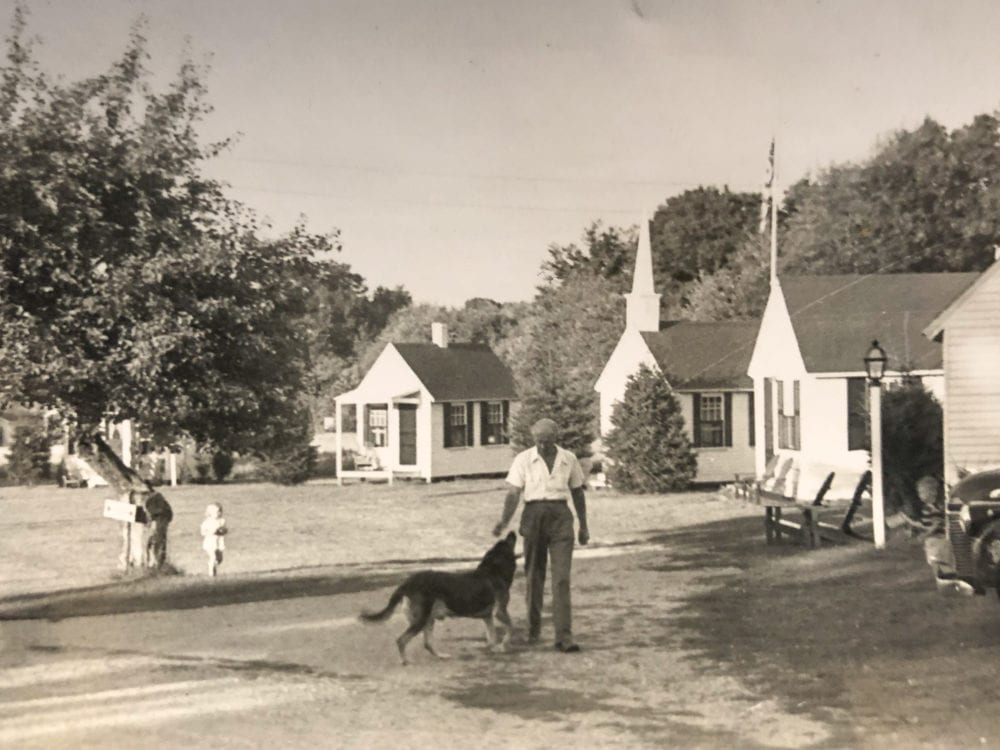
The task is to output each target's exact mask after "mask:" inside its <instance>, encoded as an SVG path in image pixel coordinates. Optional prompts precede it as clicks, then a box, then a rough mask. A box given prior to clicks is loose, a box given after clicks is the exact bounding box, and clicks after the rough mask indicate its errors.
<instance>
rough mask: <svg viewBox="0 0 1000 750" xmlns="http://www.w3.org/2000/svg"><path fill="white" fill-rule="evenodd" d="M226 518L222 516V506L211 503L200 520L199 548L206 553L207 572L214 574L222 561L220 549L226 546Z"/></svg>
mask: <svg viewBox="0 0 1000 750" xmlns="http://www.w3.org/2000/svg"><path fill="white" fill-rule="evenodd" d="M228 531H229V529H227V528H226V519H225V518H223V517H222V506H221V505H219V504H218V503H211V504H209V506H208V507H207V508H205V520H204V521H202V522H201V548H202V549H203V550H205V552H206V553H207V554H208V574H209V575H210V576H215V575H216V573H218V571H219V565H220V564H221V563H222V551H223V550H224V549H225V548H226V539H225V537H226V533H227V532H228Z"/></svg>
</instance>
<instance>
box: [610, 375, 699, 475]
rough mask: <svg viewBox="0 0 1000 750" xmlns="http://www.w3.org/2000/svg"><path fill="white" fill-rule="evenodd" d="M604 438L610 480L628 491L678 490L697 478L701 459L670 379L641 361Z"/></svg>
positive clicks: (615, 409)
mask: <svg viewBox="0 0 1000 750" xmlns="http://www.w3.org/2000/svg"><path fill="white" fill-rule="evenodd" d="M611 425H612V429H611V432H610V433H609V434H608V436H607V438H606V440H605V447H606V453H607V455H608V458H609V459H610V460H611V465H610V467H609V468H608V478H609V479H610V480H611V483H612V484H613V485H614V486H615V487H617V488H619V489H621V490H625V491H626V492H673V491H676V490H683V489H685V488H686V487H687V486H688V485H689V484H690V483H691V482H692V481H693V480H694V477H695V473H696V472H697V467H698V461H697V457H696V456H695V453H694V451H693V450H692V448H691V440H690V439H689V438H688V436H687V433H686V432H685V431H684V417H683V416H682V415H681V407H680V403H679V402H678V401H677V397H676V396H675V395H674V392H673V389H672V388H671V387H670V384H669V383H667V381H666V379H665V378H664V377H663V376H662V375H661V374H660V373H658V372H655V371H654V370H652V369H650V368H649V367H647V366H646V365H642V366H641V367H640V368H639V371H638V372H637V373H636V374H635V375H633V376H632V377H630V378H629V379H628V383H627V384H626V386H625V396H624V398H623V399H622V401H621V402H620V403H618V404H616V405H615V408H614V411H613V412H612V414H611Z"/></svg>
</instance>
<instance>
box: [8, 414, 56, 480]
mask: <svg viewBox="0 0 1000 750" xmlns="http://www.w3.org/2000/svg"><path fill="white" fill-rule="evenodd" d="M51 442H52V437H51V436H50V435H49V433H48V432H47V431H46V429H45V427H44V425H43V424H42V423H41V422H38V423H37V424H29V425H19V426H18V427H17V428H16V429H15V430H14V440H13V444H12V445H11V447H10V458H9V461H8V464H7V474H8V475H9V477H10V480H11V482H12V483H13V484H35V483H37V482H47V481H50V480H51V479H52V467H51V464H50V461H51V458H50V456H51V451H50V445H51Z"/></svg>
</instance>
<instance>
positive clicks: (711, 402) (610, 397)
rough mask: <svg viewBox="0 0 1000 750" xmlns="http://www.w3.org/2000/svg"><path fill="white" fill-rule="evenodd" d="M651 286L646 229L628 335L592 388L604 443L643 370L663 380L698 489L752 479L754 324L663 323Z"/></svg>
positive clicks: (643, 225)
mask: <svg viewBox="0 0 1000 750" xmlns="http://www.w3.org/2000/svg"><path fill="white" fill-rule="evenodd" d="M660 298H661V295H659V294H657V292H656V288H655V284H654V280H653V253H652V247H651V243H650V237H649V221H648V220H647V218H646V217H643V220H642V222H640V226H639V247H638V249H637V251H636V259H635V270H634V272H633V277H632V291H630V292H628V293H627V294H625V304H626V315H625V330H624V331H623V332H622V336H621V338H620V339H619V340H618V344H617V346H616V347H615V349H614V351H613V352H612V353H611V356H610V357H609V358H608V361H607V363H606V364H605V365H604V369H603V370H602V371H601V375H600V377H599V378H598V379H597V382H596V383H595V384H594V390H596V391H597V392H598V394H599V396H600V428H601V436H602V437H603V436H605V435H607V434H608V432H610V431H611V427H612V424H611V415H612V412H613V410H614V406H615V404H616V403H618V402H619V401H621V400H622V398H623V396H624V395H625V387H626V385H627V383H628V379H629V378H630V377H631V376H632V375H633V374H635V373H636V372H638V370H639V367H640V366H641V365H643V364H645V365H647V366H649V367H650V368H652V369H654V370H658V371H659V372H661V373H663V374H664V376H665V377H666V378H667V381H668V382H669V383H670V385H671V386H672V387H673V389H674V391H675V393H676V394H677V397H678V400H679V401H680V405H681V413H682V414H683V415H684V423H685V425H686V427H687V430H688V434H689V436H690V437H691V440H692V443H693V444H694V446H695V450H696V451H697V452H698V474H697V476H696V481H698V482H731V481H732V480H733V477H734V475H736V474H750V473H752V472H753V471H754V444H755V442H756V441H755V437H756V436H755V434H754V431H755V421H756V420H755V419H754V392H753V381H752V380H751V379H750V377H749V376H748V375H747V366H748V365H749V362H750V355H751V354H752V351H753V343H754V340H755V339H756V336H757V329H758V327H759V325H760V321H759V320H729V321H712V322H695V321H672V322H661V320H660Z"/></svg>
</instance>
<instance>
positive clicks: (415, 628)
mask: <svg viewBox="0 0 1000 750" xmlns="http://www.w3.org/2000/svg"><path fill="white" fill-rule="evenodd" d="M406 614H407V618H408V619H409V621H410V627H408V628H407V629H406V630H404V631H403V634H402V635H401V636H399V638H397V639H396V646H397V647H398V648H399V658H400V660H401V661H402V662H403V666H404V667H405V666H406V665H407V664H409V662H408V661H407V660H406V644H408V643H409V642H410V641H412V640H413V639H414V638H415V637H416V635H417V633H419V632H420V631H421V630H423V629H424V628H425V627H427V624H428V623H430V624H431V626H432V627H433V624H434V619H433V618H432V617H431V608H430V606H428V604H427V602H425V601H423V600H420V599H417V598H416V597H411V598H410V599H409V606H408V607H407V612H406Z"/></svg>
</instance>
